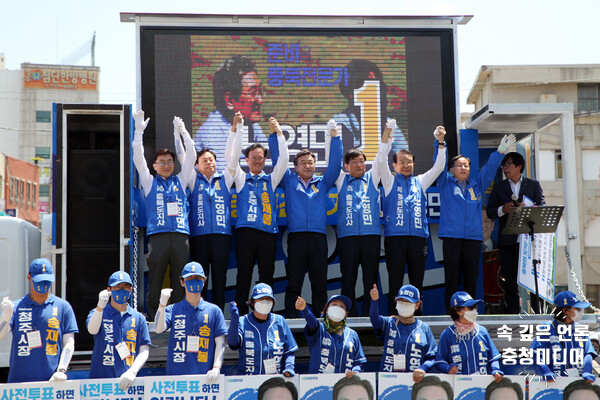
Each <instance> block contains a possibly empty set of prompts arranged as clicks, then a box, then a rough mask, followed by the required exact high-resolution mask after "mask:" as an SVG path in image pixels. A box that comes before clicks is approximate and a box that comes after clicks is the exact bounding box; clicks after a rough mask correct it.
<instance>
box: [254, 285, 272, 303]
mask: <svg viewBox="0 0 600 400" xmlns="http://www.w3.org/2000/svg"><path fill="white" fill-rule="evenodd" d="M263 297H269V298H271V299H273V301H275V296H273V289H271V286H269V285H267V284H266V283H259V284H258V285H256V286H254V287H253V288H252V296H251V298H252V299H254V300H258V299H262V298H263Z"/></svg>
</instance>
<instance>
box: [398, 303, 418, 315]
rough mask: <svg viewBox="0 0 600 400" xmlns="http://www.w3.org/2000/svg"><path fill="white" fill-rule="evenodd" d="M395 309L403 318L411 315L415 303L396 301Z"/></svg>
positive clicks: (413, 311)
mask: <svg viewBox="0 0 600 400" xmlns="http://www.w3.org/2000/svg"><path fill="white" fill-rule="evenodd" d="M396 311H398V315H399V316H401V317H403V318H408V317H412V316H413V315H414V313H415V305H414V304H413V303H405V302H403V301H397V302H396Z"/></svg>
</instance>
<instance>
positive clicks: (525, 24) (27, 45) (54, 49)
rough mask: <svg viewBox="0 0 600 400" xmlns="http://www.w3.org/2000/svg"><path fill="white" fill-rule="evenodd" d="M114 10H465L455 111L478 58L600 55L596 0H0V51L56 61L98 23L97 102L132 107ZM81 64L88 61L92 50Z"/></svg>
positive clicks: (130, 60)
mask: <svg viewBox="0 0 600 400" xmlns="http://www.w3.org/2000/svg"><path fill="white" fill-rule="evenodd" d="M121 12H134V13H175V14H178V13H183V14H262V15H277V14H286V15H289V14H301V15H472V16H473V18H472V19H471V21H470V22H469V23H468V24H466V25H460V26H459V27H458V71H459V82H458V85H457V88H458V90H459V91H460V111H461V112H469V111H473V108H472V106H470V105H466V99H467V96H468V94H469V91H470V89H471V86H472V85H473V82H474V81H475V79H476V77H477V73H478V72H479V69H480V68H481V66H482V65H530V64H600V51H598V50H599V49H600V45H599V41H598V38H599V37H600V33H599V30H598V16H599V15H600V1H598V0H571V1H565V0H546V1H540V0H519V1H515V0H503V1H493V2H492V1H486V0H455V1H433V0H408V1H407V0H394V1H389V0H378V1H373V0H370V1H364V0H362V1H360V0H343V1H340V0H330V1H327V2H325V1H322V0H303V1H297V2H291V1H278V2H275V1H271V0H255V1H254V2H242V1H239V0H230V1H226V2H225V1H206V0H205V1H175V0H173V1H170V2H166V1H156V0H145V1H138V0H126V1H113V0H105V1H103V2H88V1H74V0H55V1H52V2H49V1H42V0H32V1H29V2H22V1H19V2H18V1H10V0H5V1H3V2H2V3H0V53H4V55H5V59H6V67H7V68H8V69H12V70H16V69H19V68H20V64H21V63H22V62H31V63H38V64H56V63H60V62H61V60H63V59H64V58H65V57H67V56H68V55H69V54H70V53H72V52H73V51H74V50H75V49H77V48H78V47H80V45H81V44H83V43H84V42H85V41H86V40H89V39H90V38H91V37H92V35H93V33H94V31H95V32H96V66H99V67H100V68H101V72H100V102H102V103H125V104H133V106H134V108H137V101H136V99H137V96H136V61H135V60H136V44H135V24H134V23H122V22H120V13H121ZM78 65H90V57H89V56H88V57H87V58H85V59H84V60H83V61H81V62H79V63H78ZM0 95H2V93H0Z"/></svg>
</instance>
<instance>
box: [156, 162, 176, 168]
mask: <svg viewBox="0 0 600 400" xmlns="http://www.w3.org/2000/svg"><path fill="white" fill-rule="evenodd" d="M156 163H157V164H158V165H160V166H161V167H171V166H173V161H157V162H156Z"/></svg>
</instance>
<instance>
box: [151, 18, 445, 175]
mask: <svg viewBox="0 0 600 400" xmlns="http://www.w3.org/2000/svg"><path fill="white" fill-rule="evenodd" d="M140 37H141V70H142V80H141V85H142V86H141V89H142V108H143V109H144V111H145V112H146V114H147V116H149V117H150V118H151V124H150V126H149V127H148V129H147V132H146V134H145V144H146V146H147V151H153V150H154V148H160V147H169V148H173V135H172V131H173V127H172V120H173V116H180V117H182V118H183V119H184V121H185V123H186V127H187V129H188V131H189V132H190V133H191V134H192V137H193V139H194V142H195V144H196V147H197V149H200V148H202V147H209V148H211V149H212V150H213V151H215V152H216V154H217V159H218V161H219V166H220V167H221V168H222V167H224V157H223V154H224V148H225V141H226V138H227V133H228V132H229V130H230V128H231V121H232V119H233V114H234V113H235V112H236V111H241V112H242V113H243V114H244V117H245V126H244V133H243V137H244V146H246V145H248V144H249V143H251V142H255V141H258V142H262V143H266V140H267V135H268V124H267V120H268V119H269V117H271V116H273V117H275V118H277V120H278V121H279V122H280V124H281V126H282V128H283V130H284V133H285V136H286V139H287V142H288V146H289V148H290V161H291V160H292V159H293V156H294V154H296V153H297V152H298V150H300V149H302V148H309V149H311V150H312V151H313V152H314V153H316V155H317V167H318V169H320V170H321V171H322V170H323V168H324V167H325V165H326V163H325V149H324V144H325V135H324V134H325V127H326V124H327V121H328V120H329V119H331V118H333V119H335V120H336V122H337V123H338V124H339V126H340V127H341V131H342V140H343V143H344V150H345V151H346V150H348V149H350V148H353V147H358V148H361V149H362V150H363V151H364V153H365V154H366V156H367V158H368V160H369V161H372V160H373V158H374V156H375V154H376V152H377V147H378V143H379V138H380V137H381V133H382V131H383V128H384V127H385V124H386V122H387V121H388V120H389V119H395V120H396V121H397V128H396V130H395V132H394V144H393V149H396V150H398V149H401V148H408V149H410V150H411V151H412V152H413V153H414V154H415V160H416V167H415V170H416V172H417V173H419V172H424V171H425V170H427V169H429V168H430V167H431V164H432V155H433V135H432V132H433V130H434V128H435V127H436V126H437V125H445V126H446V128H447V131H448V136H447V138H446V139H447V142H448V145H449V148H450V153H451V155H452V153H454V151H453V150H454V149H455V148H456V110H455V107H456V104H455V99H456V96H455V90H456V88H455V82H454V76H455V73H454V72H455V71H454V65H455V64H454V53H453V40H452V31H451V30H449V29H443V30H406V29H404V30H385V31H383V30H382V31H373V30H369V31H365V30H358V29H356V30H327V31H324V30H314V29H312V30H286V29H260V30H258V29H253V30H234V29H229V30H228V29H225V28H224V27H218V28H215V29H190V28H185V29H176V28H162V27H161V28H154V27H142V28H141V36H140ZM243 164H244V163H242V165H243Z"/></svg>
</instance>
